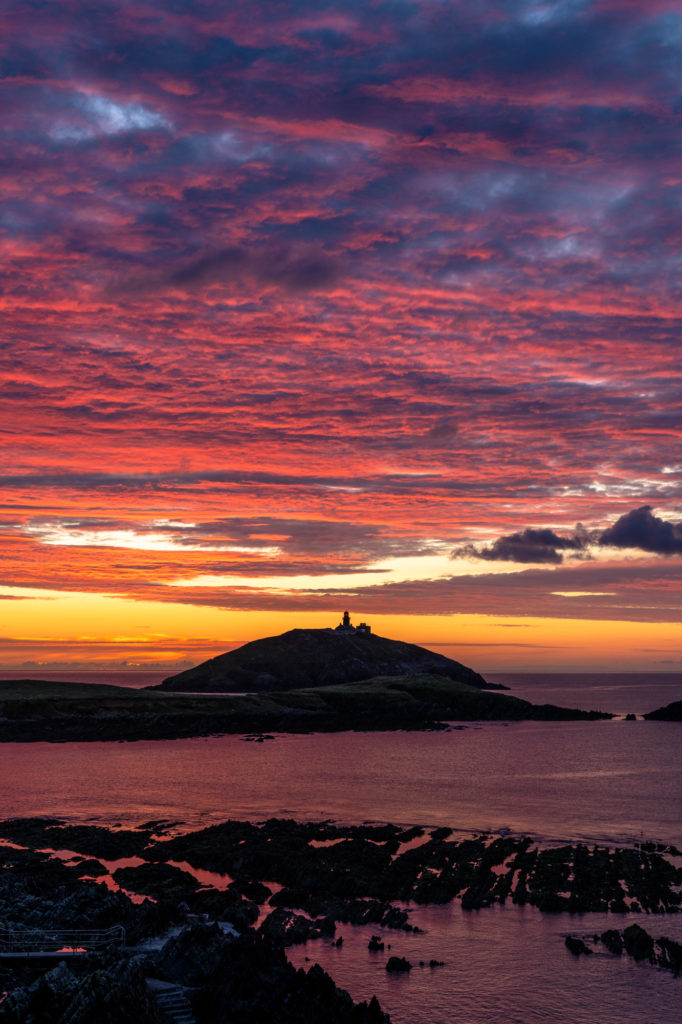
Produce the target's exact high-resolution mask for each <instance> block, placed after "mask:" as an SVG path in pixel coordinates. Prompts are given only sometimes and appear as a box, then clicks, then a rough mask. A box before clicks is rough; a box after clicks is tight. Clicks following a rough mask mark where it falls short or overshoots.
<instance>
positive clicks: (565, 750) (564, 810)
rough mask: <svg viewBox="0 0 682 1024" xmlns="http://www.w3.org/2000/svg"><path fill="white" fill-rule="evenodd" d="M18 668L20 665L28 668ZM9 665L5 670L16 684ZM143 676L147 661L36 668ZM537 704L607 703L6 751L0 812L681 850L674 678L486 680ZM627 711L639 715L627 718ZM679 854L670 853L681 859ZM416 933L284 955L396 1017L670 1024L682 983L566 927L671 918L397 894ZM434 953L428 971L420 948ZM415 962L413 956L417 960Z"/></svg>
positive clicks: (671, 929) (11, 746) (681, 771)
mask: <svg viewBox="0 0 682 1024" xmlns="http://www.w3.org/2000/svg"><path fill="white" fill-rule="evenodd" d="M25 674H26V673H23V675H25ZM20 675H22V674H20V673H3V674H2V676H1V677H2V678H5V679H8V678H18V677H20ZM41 678H45V679H47V678H52V679H57V678H59V679H64V680H70V681H80V682H99V683H105V682H106V683H116V684H118V685H125V686H134V687H140V686H146V685H150V684H152V683H156V682H158V681H159V676H158V675H155V674H153V673H104V672H102V673H69V674H56V673H52V674H47V673H44V674H43V673H41ZM487 678H488V679H489V681H491V682H497V683H502V684H504V685H505V686H507V687H509V692H510V693H512V694H514V695H515V696H519V697H524V698H526V699H528V700H531V701H533V702H534V703H554V704H560V705H563V706H567V707H582V708H594V709H597V710H603V711H611V712H613V713H615V714H616V716H617V717H616V718H615V719H614V720H611V721H598V722H515V723H508V724H507V723H499V722H497V723H466V724H465V725H459V724H458V723H452V725H451V728H450V730H449V731H447V732H389V733H361V732H358V733H355V732H346V733H331V734H312V735H302V736H298V735H276V736H275V737H274V739H272V740H268V741H264V742H263V743H253V742H248V743H247V742H244V741H243V738H242V737H239V736H217V737H211V738H196V739H186V740H168V741H167V740H157V741H138V742H127V743H61V744H51V743H27V744H24V743H5V744H0V778H2V783H3V784H2V786H1V787H0V817H3V818H6V817H18V816H26V815H54V816H58V817H60V818H63V819H65V820H67V821H73V822H89V823H98V824H105V825H109V826H120V825H137V824H140V823H141V822H144V821H148V820H150V819H155V820H156V819H163V820H165V821H167V822H172V823H174V827H176V828H182V829H186V828H199V827H203V826H205V825H210V824H214V823H216V822H219V821H224V820H226V819H228V818H237V819H240V818H241V819H249V820H252V821H263V820H266V819H267V818H270V817H275V816H276V817H289V818H295V819H297V820H333V821H337V822H340V823H346V824H356V823H361V822H366V821H367V822H394V823H396V824H404V825H413V824H419V825H424V826H427V827H428V826H441V825H446V826H449V827H451V828H453V829H454V831H455V834H456V835H462V836H467V835H472V834H479V833H481V832H489V833H492V834H502V835H508V834H510V835H529V836H531V837H532V838H533V839H534V840H535V841H536V842H538V843H540V844H558V843H567V842H578V841H579V842H587V843H589V844H600V845H608V846H614V845H621V846H634V845H637V844H638V843H640V842H642V841H654V842H658V843H664V844H674V845H675V846H677V847H678V848H680V849H682V758H681V756H680V752H681V750H682V742H681V741H682V724H679V723H667V722H647V721H644V720H643V719H642V718H641V715H642V714H643V713H645V712H646V711H650V710H653V709H654V708H657V707H660V706H662V705H664V704H668V703H670V702H671V701H674V700H680V699H682V676H681V675H680V674H673V673H651V674H642V673H629V674H622V673H621V674H603V673H602V674H594V675H590V674H589V673H585V674H581V675H577V674H533V675H529V674H490V675H488V676H487ZM628 714H634V715H636V716H637V719H636V720H635V721H626V720H625V715H628ZM675 862H676V863H677V865H678V866H680V867H682V857H680V858H675ZM409 909H410V919H411V922H412V923H413V924H416V925H418V926H419V927H420V928H422V929H423V933H419V934H417V933H403V932H391V931H385V932H384V933H383V938H384V941H385V942H386V943H391V947H392V948H391V953H395V954H396V955H398V956H405V957H407V959H409V960H410V961H411V962H412V964H413V965H414V966H413V969H412V970H411V971H410V972H409V973H406V974H404V975H391V974H388V973H387V972H386V971H385V969H384V964H385V955H382V954H376V953H370V952H369V951H368V949H367V943H368V940H369V937H370V935H371V934H377V933H379V932H380V931H381V930H380V929H377V927H376V926H374V927H372V928H362V927H354V926H351V925H345V926H343V927H342V928H341V929H340V932H341V934H342V935H343V938H344V942H343V944H342V945H341V946H340V947H336V946H332V945H331V944H330V943H329V942H328V941H326V940H316V941H315V942H309V943H306V944H305V945H302V946H295V947H292V948H291V949H290V950H289V951H288V952H289V956H290V958H291V960H292V962H293V963H295V964H296V966H302V967H303V966H305V967H308V966H310V965H311V964H312V963H314V962H318V963H320V964H321V965H322V966H323V967H324V968H325V969H326V970H327V971H329V973H330V974H331V975H332V977H333V978H334V980H335V981H336V983H337V984H339V985H341V986H342V987H344V988H346V989H348V990H349V991H350V993H351V995H352V996H353V997H354V998H355V999H369V998H370V997H371V996H372V995H373V994H375V993H376V995H377V997H378V998H379V1000H380V1002H381V1005H382V1007H383V1008H384V1010H386V1011H387V1012H389V1013H390V1014H391V1018H392V1021H393V1022H394V1024H497V1022H500V1024H512V1022H518V1024H534V1022H538V1024H540V1022H542V1024H545V1022H550V1021H551V1022H553V1024H680V1021H681V1020H682V978H674V977H673V976H672V975H671V974H670V973H669V972H665V971H661V970H658V969H655V968H653V967H651V966H650V965H649V964H641V963H640V964H636V963H634V961H632V960H630V959H629V958H627V957H622V958H620V957H613V956H611V954H609V953H607V952H605V951H604V952H602V951H598V952H597V953H596V954H595V955H593V956H591V957H581V958H579V959H578V958H575V957H573V956H572V955H571V954H570V953H569V952H568V950H567V949H566V948H565V945H564V938H565V936H566V935H567V934H573V935H579V936H590V935H593V934H594V933H598V932H601V931H604V930H605V929H606V928H613V927H616V928H620V929H622V928H624V927H626V926H627V925H628V924H630V923H632V922H637V923H639V924H641V925H643V926H644V927H645V928H646V929H647V930H648V931H649V932H650V933H651V934H652V935H654V937H656V938H657V937H659V936H661V935H667V936H668V937H670V938H673V939H675V940H676V941H678V942H681V941H682V920H681V919H682V914H681V915H657V916H652V917H646V916H644V915H641V914H628V915H606V914H582V915H568V914H542V913H540V912H539V911H538V910H536V909H535V908H533V907H516V906H511V905H507V906H496V907H490V908H483V909H481V910H478V911H464V910H462V908H461V904H460V903H459V902H458V901H453V902H452V903H450V904H446V905H445V906H435V907H417V906H410V908H409ZM432 958H433V959H436V960H441V961H444V962H445V965H444V966H443V967H437V968H434V969H431V968H430V967H429V966H428V964H429V961H430V960H431V959H432ZM420 961H421V962H423V963H424V964H425V966H423V967H421V966H419V964H420Z"/></svg>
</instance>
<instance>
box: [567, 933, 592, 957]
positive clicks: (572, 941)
mask: <svg viewBox="0 0 682 1024" xmlns="http://www.w3.org/2000/svg"><path fill="white" fill-rule="evenodd" d="M565 943H566V949H568V950H569V952H571V953H572V954H573V956H583V955H586V956H591V955H592V952H593V950H591V949H590V947H589V946H586V945H585V943H584V942H583V940H582V939H576V938H575V936H574V935H567V936H566V939H565Z"/></svg>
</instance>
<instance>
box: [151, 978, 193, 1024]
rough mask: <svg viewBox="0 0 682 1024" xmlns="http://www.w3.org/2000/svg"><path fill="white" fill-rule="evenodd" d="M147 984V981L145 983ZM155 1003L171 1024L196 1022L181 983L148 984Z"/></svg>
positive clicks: (191, 1023)
mask: <svg viewBox="0 0 682 1024" xmlns="http://www.w3.org/2000/svg"><path fill="white" fill-rule="evenodd" d="M147 984H149V983H147ZM149 988H150V989H151V992H152V995H153V996H154V999H155V1000H156V1005H157V1006H158V1007H159V1009H160V1010H161V1011H162V1013H163V1014H164V1015H165V1016H166V1017H167V1018H168V1020H169V1021H172V1022H173V1024H196V1021H195V1020H194V1014H193V1013H192V1007H191V1006H190V1004H189V1000H188V999H187V996H186V995H185V992H184V989H183V988H182V986H181V985H163V987H161V985H159V984H158V983H157V984H156V985H154V986H153V987H152V986H151V985H149Z"/></svg>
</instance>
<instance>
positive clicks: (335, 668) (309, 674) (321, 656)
mask: <svg viewBox="0 0 682 1024" xmlns="http://www.w3.org/2000/svg"><path fill="white" fill-rule="evenodd" d="M416 675H437V676H443V677H444V678H446V679H454V680H455V681H457V682H460V683H466V684H467V685H469V686H474V687H476V688H477V689H479V690H501V689H502V690H503V689H505V687H503V686H498V685H495V684H494V683H488V682H486V680H485V679H484V678H483V676H481V675H479V673H478V672H475V671H474V670H473V669H471V668H467V667H466V665H461V664H460V663H459V662H458V661H453V660H452V658H446V657H445V656H444V655H442V654H436V653H435V652H434V651H429V650H427V649H426V648H425V647H420V646H419V645H418V644H408V643H404V642H403V641H402V640H391V639H389V638H388V637H382V636H377V635H376V634H375V633H373V632H372V629H371V626H369V625H368V624H367V623H366V622H361V623H360V624H359V625H358V626H353V624H352V623H351V620H350V614H349V612H348V611H345V612H344V613H343V618H342V620H341V622H340V623H339V624H338V626H336V627H335V628H329V629H290V630H289V631H288V632H286V633H282V634H281V635H280V636H269V637H263V638H262V639H260V640H253V641H252V642H251V643H248V644H243V645H242V646H241V647H237V648H236V649H235V650H232V651H227V652H226V653H225V654H219V655H218V657H216V658H210V659H209V660H208V661H204V662H202V663H201V664H200V665H196V666H195V667H194V668H190V669H187V670H186V671H185V672H179V673H178V674H177V675H174V676H169V677H168V679H164V681H163V682H162V683H160V684H159V685H158V687H156V688H157V689H159V690H165V691H173V692H178V691H183V692H188V691H189V692H193V693H263V692H272V691H276V690H299V689H301V688H306V689H307V688H308V687H311V686H315V687H318V686H337V685H339V684H342V683H357V682H361V681H363V680H367V679H374V678H376V677H377V676H416Z"/></svg>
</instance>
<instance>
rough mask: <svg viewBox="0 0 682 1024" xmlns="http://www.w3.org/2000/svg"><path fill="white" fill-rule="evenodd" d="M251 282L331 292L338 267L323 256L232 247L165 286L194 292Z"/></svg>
mask: <svg viewBox="0 0 682 1024" xmlns="http://www.w3.org/2000/svg"><path fill="white" fill-rule="evenodd" d="M243 278H252V279H254V280H255V281H257V282H259V283H262V284H265V285H276V286H278V287H281V288H283V289H285V291H289V292H292V293H296V292H307V291H318V290H325V289H327V288H331V287H332V286H333V285H334V284H335V283H336V282H337V280H338V278H339V267H338V264H337V263H335V262H334V261H333V260H331V259H329V257H327V256H325V255H324V254H323V253H320V252H312V251H310V252H307V253H304V254H297V253H296V252H292V251H290V250H287V249H282V248H280V249H277V248H275V249H270V250H269V251H262V252H254V251H249V250H247V249H245V248H243V247H241V246H230V247H228V248H226V249H221V250H218V251H217V252H211V253H206V254H204V255H202V256H199V257H195V258H194V259H192V260H190V261H189V262H188V263H187V264H185V265H184V266H182V267H180V268H179V269H177V270H175V271H173V272H172V273H171V274H170V275H169V276H168V278H167V279H166V282H167V284H168V285H170V286H171V287H173V288H183V289H187V290H189V291H193V290H195V289H197V288H202V287H206V286H207V285H211V284H225V283H228V282H230V281H235V280H240V279H243Z"/></svg>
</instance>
